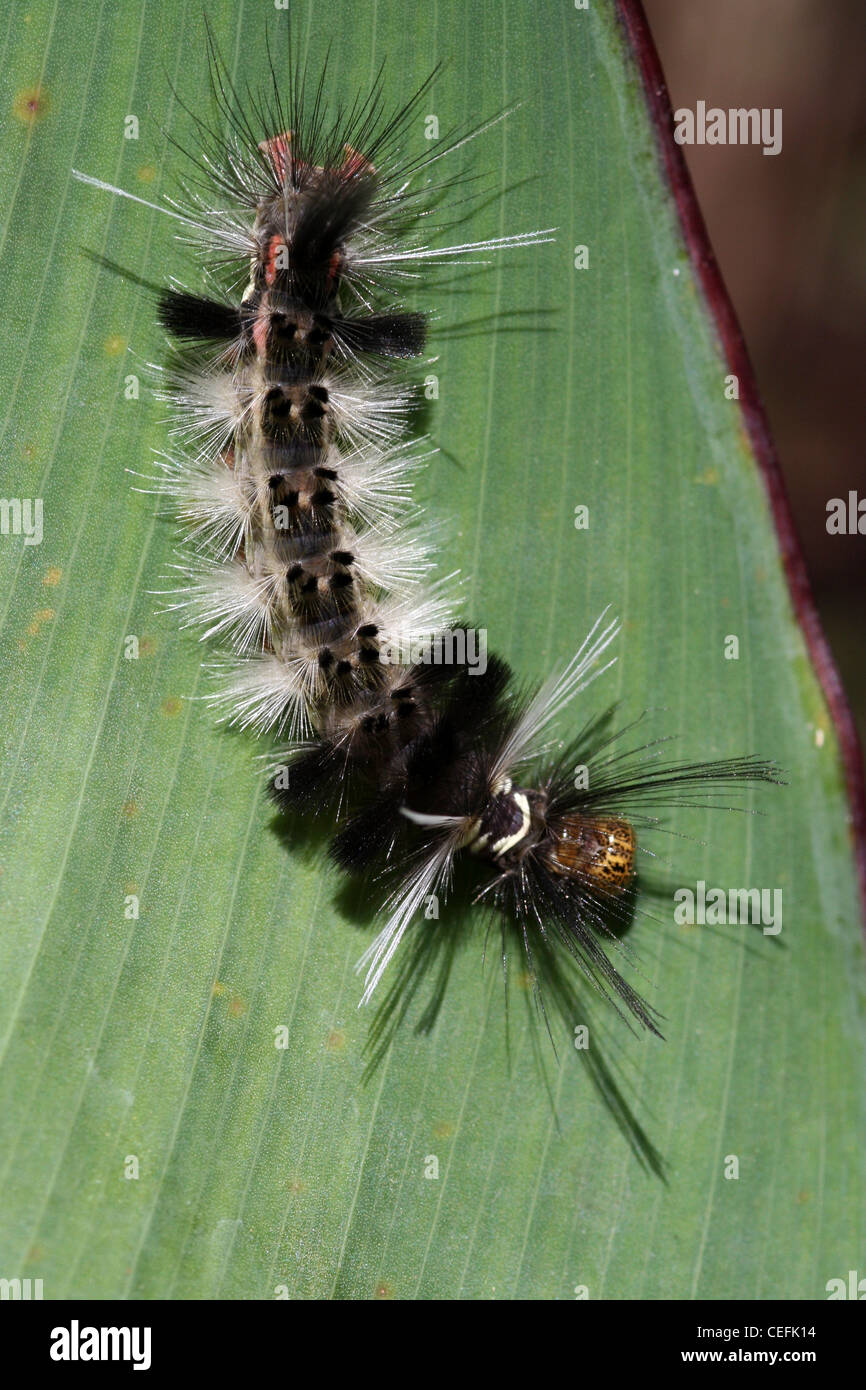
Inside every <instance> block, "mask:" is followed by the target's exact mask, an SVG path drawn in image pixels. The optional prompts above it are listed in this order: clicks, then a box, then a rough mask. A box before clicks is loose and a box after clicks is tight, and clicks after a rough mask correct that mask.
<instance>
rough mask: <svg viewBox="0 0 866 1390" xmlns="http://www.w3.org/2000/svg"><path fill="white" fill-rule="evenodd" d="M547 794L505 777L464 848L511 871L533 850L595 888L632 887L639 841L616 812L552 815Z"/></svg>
mask: <svg viewBox="0 0 866 1390" xmlns="http://www.w3.org/2000/svg"><path fill="white" fill-rule="evenodd" d="M546 811H547V797H546V795H545V793H544V792H541V791H535V790H532V789H530V788H528V787H515V786H514V785H513V784H512V782H511V779H510V778H505V779H503V781H502V782H501V783H500V784H499V785H498V786H497V787H496V788H494V790H493V792H492V793H491V795H490V797H489V799H488V801H487V803H486V805H485V807H484V809H483V811H482V812H481V814H480V815H478V816H476V817H475V818H474V819H473V820H472V821H471V823H470V825H469V827H468V830H467V832H466V838H465V839H464V842H463V844H464V847H465V848H467V849H468V850H470V852H472V853H473V854H483V855H484V857H485V858H487V859H492V860H493V861H494V863H495V864H496V865H497V867H498V868H500V869H502V870H504V871H506V872H508V871H509V870H513V869H517V868H519V866H520V864H521V862H522V860H523V859H524V857H525V856H526V854H528V853H529V852H530V851H534V852H535V853H536V854H537V855H538V857H539V858H540V859H541V860H542V861H543V863H544V864H545V865H546V867H547V868H548V869H549V870H550V872H551V873H553V874H556V875H558V876H560V877H562V878H566V879H573V880H575V881H577V882H580V883H582V884H584V885H586V886H594V887H596V888H598V889H600V890H602V891H603V892H604V894H605V895H606V896H610V895H611V894H614V895H618V894H620V893H623V892H625V891H626V889H628V888H629V887H630V886H631V884H632V882H633V880H634V875H635V853H636V849H637V840H636V837H635V833H634V830H633V829H632V827H631V825H629V823H628V821H626V820H622V819H621V818H620V817H616V816H592V815H581V814H579V813H576V812H574V813H572V814H570V815H566V816H564V817H556V818H550V819H549V818H548V816H547V814H546Z"/></svg>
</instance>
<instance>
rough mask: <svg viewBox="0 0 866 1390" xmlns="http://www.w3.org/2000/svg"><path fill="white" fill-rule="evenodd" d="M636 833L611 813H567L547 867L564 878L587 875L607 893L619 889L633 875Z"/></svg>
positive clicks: (556, 837) (617, 891)
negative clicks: (603, 814) (598, 814)
mask: <svg viewBox="0 0 866 1390" xmlns="http://www.w3.org/2000/svg"><path fill="white" fill-rule="evenodd" d="M636 847H637V840H636V839H635V833H634V831H633V830H632V828H631V826H630V825H629V823H628V821H625V820H619V819H617V818H616V817H613V816H602V817H599V818H597V819H595V818H594V819H589V818H588V817H586V816H569V817H568V819H567V820H565V821H564V822H563V823H562V828H561V829H560V830H559V832H558V833H557V835H556V836H555V837H554V840H553V845H552V848H551V850H550V853H549V856H548V860H547V863H548V867H549V868H550V869H552V870H553V872H554V873H556V874H564V875H565V876H566V877H567V878H575V879H583V880H586V879H589V880H590V881H591V882H592V883H593V884H594V885H595V886H596V887H598V888H601V889H604V890H605V891H606V892H608V893H622V892H624V891H625V889H626V888H628V887H629V886H630V884H631V881H632V879H633V878H634V856H635V849H636Z"/></svg>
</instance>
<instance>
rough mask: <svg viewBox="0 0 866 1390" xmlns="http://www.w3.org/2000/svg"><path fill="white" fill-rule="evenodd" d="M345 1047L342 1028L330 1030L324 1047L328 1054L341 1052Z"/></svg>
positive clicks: (344, 1036)
mask: <svg viewBox="0 0 866 1390" xmlns="http://www.w3.org/2000/svg"><path fill="white" fill-rule="evenodd" d="M345 1046H346V1034H345V1033H344V1032H343V1030H342V1028H332V1029H331V1031H330V1033H329V1034H328V1041H327V1043H326V1047H327V1049H328V1051H329V1052H342V1050H343V1048H344V1047H345Z"/></svg>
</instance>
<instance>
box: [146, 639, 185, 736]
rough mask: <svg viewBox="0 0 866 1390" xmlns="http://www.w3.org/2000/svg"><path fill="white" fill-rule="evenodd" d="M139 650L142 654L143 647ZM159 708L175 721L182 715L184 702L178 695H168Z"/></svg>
mask: <svg viewBox="0 0 866 1390" xmlns="http://www.w3.org/2000/svg"><path fill="white" fill-rule="evenodd" d="M138 650H139V653H140V652H141V647H139V649H138ZM159 708H160V710H161V711H162V713H163V714H165V715H167V716H168V718H169V719H174V718H175V716H176V715H178V714H180V712H181V710H182V709H183V700H179V699H178V697H177V696H176V695H168V696H166V698H165V699H164V700H163V702H162V704H161V705H160V707H159Z"/></svg>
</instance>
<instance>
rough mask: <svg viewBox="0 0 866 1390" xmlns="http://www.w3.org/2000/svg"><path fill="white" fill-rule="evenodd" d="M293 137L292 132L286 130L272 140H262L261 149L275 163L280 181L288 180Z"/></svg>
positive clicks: (274, 166) (274, 167) (275, 169)
mask: <svg viewBox="0 0 866 1390" xmlns="http://www.w3.org/2000/svg"><path fill="white" fill-rule="evenodd" d="M291 139H292V132H291V131H290V130H284V131H283V133H282V135H273V136H271V139H270V140H260V141H259V149H260V150H261V152H262V154H263V155H266V156H267V158H268V159H269V160H270V162H271V164H272V165H273V169H274V173H275V174H276V176H277V178H278V179H279V180H280V183H285V181H286V164H287V163H288V159H289V145H290V143H291Z"/></svg>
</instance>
